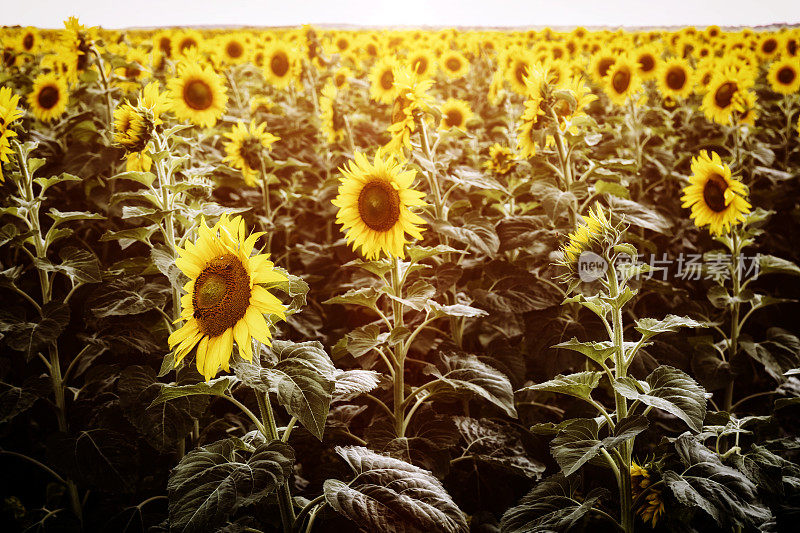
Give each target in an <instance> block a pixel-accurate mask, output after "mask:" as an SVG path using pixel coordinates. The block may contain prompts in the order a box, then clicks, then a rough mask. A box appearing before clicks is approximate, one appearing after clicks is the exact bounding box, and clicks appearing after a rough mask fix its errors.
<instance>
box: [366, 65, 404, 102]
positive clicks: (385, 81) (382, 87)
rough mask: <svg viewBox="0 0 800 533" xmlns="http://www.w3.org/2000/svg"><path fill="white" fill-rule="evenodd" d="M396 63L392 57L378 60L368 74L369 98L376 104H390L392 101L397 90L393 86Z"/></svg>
mask: <svg viewBox="0 0 800 533" xmlns="http://www.w3.org/2000/svg"><path fill="white" fill-rule="evenodd" d="M397 65H398V62H397V59H395V58H394V56H386V57H383V58H381V59H379V60H378V61H377V62H376V63H375V65H374V66H373V67H372V70H370V73H369V81H370V88H369V96H370V98H372V99H373V100H375V101H376V102H381V103H384V104H390V103H392V102H393V101H394V97H395V95H396V94H397V90H396V89H395V86H394V69H395V67H397Z"/></svg>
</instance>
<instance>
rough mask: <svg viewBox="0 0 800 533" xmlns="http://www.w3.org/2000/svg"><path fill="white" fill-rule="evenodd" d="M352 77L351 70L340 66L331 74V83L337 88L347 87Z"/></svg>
mask: <svg viewBox="0 0 800 533" xmlns="http://www.w3.org/2000/svg"><path fill="white" fill-rule="evenodd" d="M352 77H353V71H352V70H350V69H349V68H347V67H342V68H340V69H339V70H337V71H336V73H335V74H334V75H333V85H334V86H335V87H336V88H337V89H347V87H348V86H349V85H350V78H352Z"/></svg>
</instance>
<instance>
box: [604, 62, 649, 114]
mask: <svg viewBox="0 0 800 533" xmlns="http://www.w3.org/2000/svg"><path fill="white" fill-rule="evenodd" d="M604 82H605V85H604V89H605V91H606V94H607V95H608V97H609V98H610V99H611V101H612V102H614V103H615V104H617V105H625V102H626V101H627V100H628V98H629V97H630V96H631V95H633V94H634V93H636V91H638V90H639V88H640V87H641V85H642V81H641V78H639V75H638V74H637V69H636V64H635V63H634V62H633V61H632V60H631V59H630V58H629V57H628V56H625V55H620V56H617V59H616V61H614V64H613V65H611V66H610V67H609V69H608V72H607V73H606V77H605V78H604Z"/></svg>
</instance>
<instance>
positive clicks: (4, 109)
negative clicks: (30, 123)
mask: <svg viewBox="0 0 800 533" xmlns="http://www.w3.org/2000/svg"><path fill="white" fill-rule="evenodd" d="M18 104H19V95H17V94H14V92H13V91H12V90H11V87H0V182H2V181H3V169H2V163H8V156H9V155H10V154H12V153H14V150H12V149H11V137H16V136H17V132H15V131H13V130H11V129H10V126H11V124H12V123H13V122H15V121H16V120H17V119H19V118H20V117H21V116H22V111H21V110H20V109H18V108H17V105H18Z"/></svg>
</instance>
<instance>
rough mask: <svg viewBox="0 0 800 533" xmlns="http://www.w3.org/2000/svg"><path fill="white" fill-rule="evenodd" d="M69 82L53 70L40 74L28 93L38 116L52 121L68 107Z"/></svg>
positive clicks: (32, 107) (43, 120)
mask: <svg viewBox="0 0 800 533" xmlns="http://www.w3.org/2000/svg"><path fill="white" fill-rule="evenodd" d="M67 100H69V94H68V93H67V82H66V80H64V78H61V77H59V76H57V75H56V74H55V73H53V72H49V73H46V74H39V75H38V76H36V79H35V80H33V90H32V91H31V93H30V94H29V95H28V105H30V107H31V110H32V111H33V114H34V116H35V117H36V118H38V119H39V120H41V121H42V122H50V121H51V120H54V119H56V118H58V117H60V116H61V114H62V113H64V110H65V109H66V108H67Z"/></svg>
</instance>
